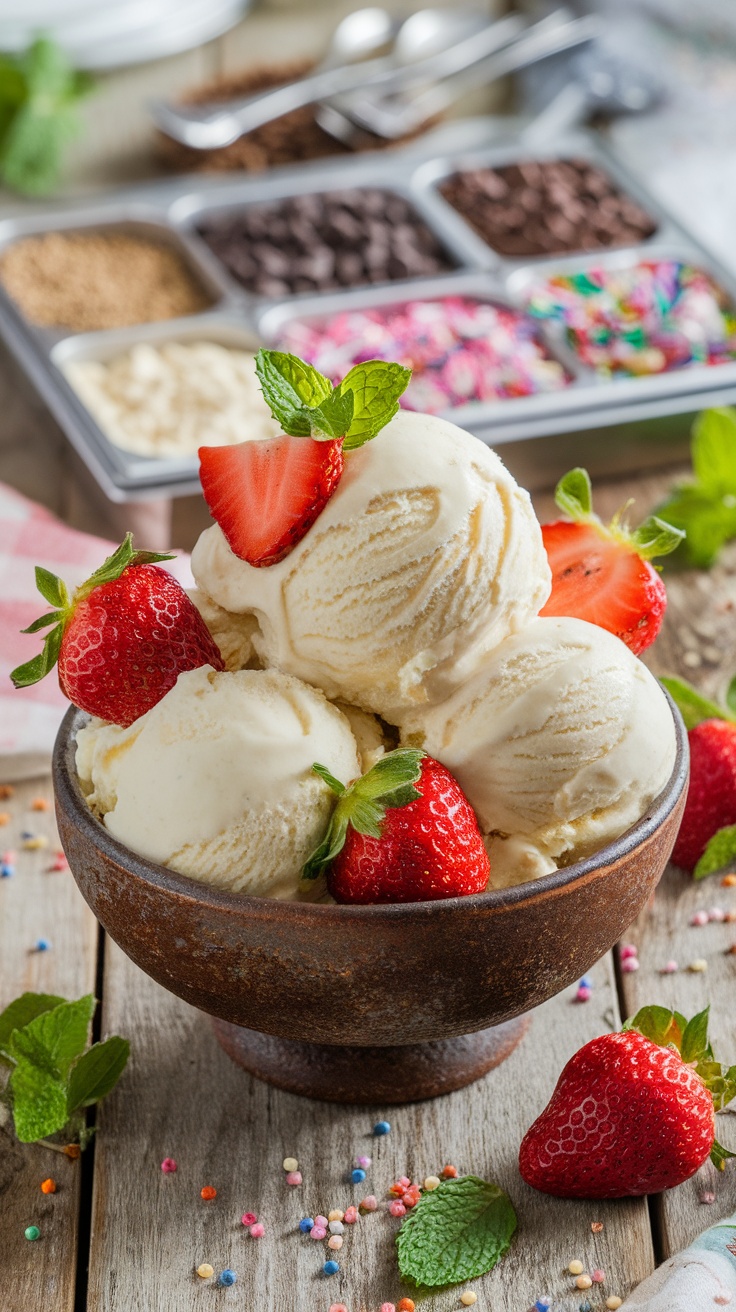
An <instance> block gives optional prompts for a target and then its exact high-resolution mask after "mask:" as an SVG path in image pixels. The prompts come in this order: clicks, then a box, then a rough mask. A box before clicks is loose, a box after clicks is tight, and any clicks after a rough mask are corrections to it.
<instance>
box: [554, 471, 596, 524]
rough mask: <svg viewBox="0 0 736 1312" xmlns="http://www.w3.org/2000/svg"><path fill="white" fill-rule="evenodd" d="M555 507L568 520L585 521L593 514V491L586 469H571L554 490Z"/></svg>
mask: <svg viewBox="0 0 736 1312" xmlns="http://www.w3.org/2000/svg"><path fill="white" fill-rule="evenodd" d="M555 505H556V506H557V508H558V509H559V510H561V511H562V513H563V514H564V515H569V517H570V519H574V520H581V519H587V518H588V517H589V516H590V515H592V514H593V489H592V487H591V484H590V475H589V473H588V471H587V469H581V468H580V466H578V467H577V468H576V469H571V470H570V471H569V472H568V473H567V474H565V475H564V476H563V477H562V478H561V479H560V481H559V483H558V484H557V487H556V488H555Z"/></svg>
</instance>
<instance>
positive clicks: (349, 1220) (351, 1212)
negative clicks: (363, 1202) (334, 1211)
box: [343, 1207, 358, 1225]
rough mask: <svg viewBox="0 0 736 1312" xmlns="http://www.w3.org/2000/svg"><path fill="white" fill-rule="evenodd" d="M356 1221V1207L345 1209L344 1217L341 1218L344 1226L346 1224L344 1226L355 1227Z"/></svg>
mask: <svg viewBox="0 0 736 1312" xmlns="http://www.w3.org/2000/svg"><path fill="white" fill-rule="evenodd" d="M357 1220H358V1209H357V1207H346V1208H345V1215H344V1217H343V1221H344V1222H345V1224H346V1225H355V1222H356V1221H357Z"/></svg>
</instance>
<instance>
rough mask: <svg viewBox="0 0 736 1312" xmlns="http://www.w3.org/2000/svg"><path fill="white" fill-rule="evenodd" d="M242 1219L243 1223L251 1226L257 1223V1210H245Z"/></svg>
mask: <svg viewBox="0 0 736 1312" xmlns="http://www.w3.org/2000/svg"><path fill="white" fill-rule="evenodd" d="M240 1220H241V1221H242V1223H243V1225H245V1226H249V1225H255V1223H256V1221H257V1220H258V1217H257V1216H256V1214H255V1212H243V1215H242V1216H241V1218H240Z"/></svg>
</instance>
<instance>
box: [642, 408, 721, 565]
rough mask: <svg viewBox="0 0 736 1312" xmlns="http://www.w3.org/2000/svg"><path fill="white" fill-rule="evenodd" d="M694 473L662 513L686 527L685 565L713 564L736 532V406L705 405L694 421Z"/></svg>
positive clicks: (675, 523)
mask: <svg viewBox="0 0 736 1312" xmlns="http://www.w3.org/2000/svg"><path fill="white" fill-rule="evenodd" d="M690 449H691V456H692V463H693V474H694V477H693V478H692V479H691V480H689V481H688V482H685V483H679V484H676V486H675V487H674V488H673V489H672V492H671V493H670V495H669V497H668V498H667V500H666V501H664V502H663V503H662V505H661V506H660V507H659V508H658V512H657V513H658V514H660V515H662V516H663V517H664V518H666V519H667V520H668V521H669V522H670V523H671V524H674V525H676V527H678V528H681V529H683V530H684V531H685V532H686V534H687V539H686V541H685V542H684V544H683V547H682V551H681V553H680V554H681V556H682V560H683V563H684V564H687V565H693V566H695V567H696V568H698V569H709V568H710V566H711V565H713V564H714V563H715V561H716V560H717V559H718V557H719V555H720V552H721V550H722V548H723V547H724V545H725V544H726V542H729V541H730V540H731V539H732V538H734V537H736V410H735V409H733V408H731V407H725V406H724V407H722V408H720V409H716V410H705V411H704V412H703V413H702V414H700V415H698V417H697V419H696V420H695V423H694V425H693V432H692V442H691V447H690Z"/></svg>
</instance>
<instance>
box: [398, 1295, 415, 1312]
mask: <svg viewBox="0 0 736 1312" xmlns="http://www.w3.org/2000/svg"><path fill="white" fill-rule="evenodd" d="M397 1312H414V1299H413V1298H402V1299H401V1301H400V1303H399V1304H398V1308H397Z"/></svg>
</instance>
